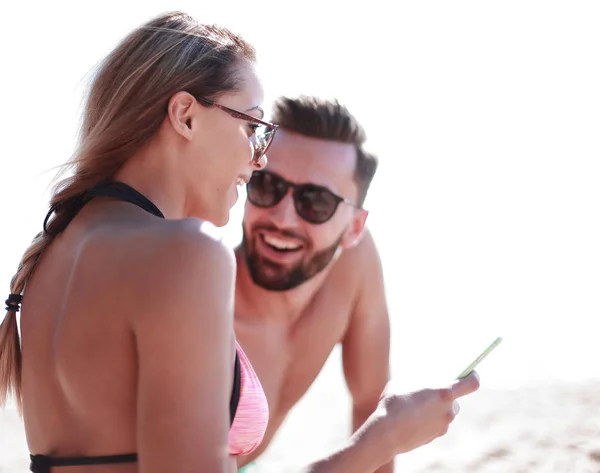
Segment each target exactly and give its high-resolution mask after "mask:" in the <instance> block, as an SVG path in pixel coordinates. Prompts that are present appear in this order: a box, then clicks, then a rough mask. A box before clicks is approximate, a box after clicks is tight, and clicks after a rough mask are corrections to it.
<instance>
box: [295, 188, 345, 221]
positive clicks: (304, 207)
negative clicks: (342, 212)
mask: <svg viewBox="0 0 600 473" xmlns="http://www.w3.org/2000/svg"><path fill="white" fill-rule="evenodd" d="M294 202H295V203H296V212H298V215H300V217H302V218H303V219H304V220H306V221H307V222H310V223H325V222H326V221H327V220H329V219H330V218H331V217H333V214H334V213H335V210H336V209H337V206H338V203H339V202H338V199H336V197H335V196H334V195H333V194H332V193H331V192H329V191H328V190H326V189H323V188H320V187H313V186H305V187H301V188H299V189H298V190H297V191H296V192H295V195H294Z"/></svg>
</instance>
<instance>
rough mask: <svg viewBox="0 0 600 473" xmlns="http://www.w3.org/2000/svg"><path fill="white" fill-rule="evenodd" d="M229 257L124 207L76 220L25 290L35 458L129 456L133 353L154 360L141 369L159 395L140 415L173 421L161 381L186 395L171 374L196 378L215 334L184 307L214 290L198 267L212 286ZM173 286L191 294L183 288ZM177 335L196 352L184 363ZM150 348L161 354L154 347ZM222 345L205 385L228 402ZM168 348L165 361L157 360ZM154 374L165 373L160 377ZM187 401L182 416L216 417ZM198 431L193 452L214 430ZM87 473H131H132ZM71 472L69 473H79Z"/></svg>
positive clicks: (196, 228)
mask: <svg viewBox="0 0 600 473" xmlns="http://www.w3.org/2000/svg"><path fill="white" fill-rule="evenodd" d="M215 251H216V253H215ZM228 251H229V250H225V249H224V248H222V247H221V245H220V243H218V242H216V241H214V240H212V239H211V238H210V237H209V236H207V235H206V234H205V233H203V232H202V231H201V229H200V222H199V221H197V220H194V219H187V220H179V221H177V220H172V221H166V220H162V219H157V218H156V217H154V216H152V215H150V214H148V213H147V212H145V211H144V210H141V209H139V208H137V207H135V206H133V205H131V204H128V203H122V202H106V201H97V202H91V203H90V204H88V206H86V207H85V208H84V209H83V210H82V211H81V212H80V214H79V215H77V216H76V217H75V218H74V219H73V221H72V222H71V223H70V224H69V226H68V227H67V229H66V230H65V231H64V232H63V233H61V234H60V235H59V236H58V237H56V238H55V240H54V241H53V242H52V244H51V245H50V246H49V247H48V248H47V249H46V251H45V253H44V256H43V258H42V259H41V260H40V262H39V264H38V266H37V268H36V271H35V273H34V276H33V277H32V279H31V280H30V282H29V284H28V286H27V289H26V293H27V298H26V301H27V303H26V304H25V305H24V306H23V313H22V316H21V330H22V340H23V366H22V380H23V405H24V419H25V424H26V432H27V440H28V444H29V448H30V451H31V452H32V453H34V454H39V453H41V454H44V455H48V456H53V457H59V458H62V457H89V456H107V455H120V454H129V453H132V452H137V451H138V450H139V448H140V442H139V438H138V435H137V428H138V426H139V422H140V419H138V415H140V410H139V401H140V399H139V396H138V395H139V390H138V386H139V383H140V379H139V378H140V377H139V375H138V373H139V370H140V363H139V361H138V360H139V354H140V350H144V352H145V353H144V354H143V355H142V356H144V357H145V358H150V356H149V355H150V353H149V352H148V351H147V350H148V349H150V350H152V352H153V355H154V357H155V361H151V366H150V367H149V368H147V369H146V373H148V374H149V375H150V376H149V377H150V379H149V382H150V383H154V384H155V385H154V386H153V388H152V396H154V399H151V406H150V409H149V410H147V411H146V412H145V413H141V415H142V416H144V414H145V416H146V417H148V416H151V417H160V416H165V415H166V416H168V415H169V412H173V414H174V416H173V417H176V413H175V411H176V409H175V406H172V405H170V403H169V400H170V399H172V398H173V396H172V394H173V393H172V391H171V390H170V389H169V386H165V385H164V384H163V383H164V382H166V381H167V380H168V376H165V375H164V374H165V371H164V370H167V371H174V372H175V373H173V374H171V375H172V379H173V384H174V385H175V386H174V388H175V389H185V388H186V379H185V378H189V376H187V377H184V378H182V376H181V375H182V373H181V372H180V371H179V370H180V369H183V370H186V371H187V372H188V373H189V372H191V371H192V370H195V371H196V372H199V371H202V367H201V366H200V365H201V363H200V360H207V359H209V357H208V356H206V353H202V352H203V351H204V350H203V348H202V347H210V344H208V343H204V339H205V338H206V337H207V336H209V335H212V336H213V337H214V336H215V335H217V334H218V333H219V331H215V330H211V326H214V324H213V323H211V320H206V328H207V330H202V324H203V317H204V316H205V315H206V314H207V313H208V319H210V318H211V317H212V315H215V314H211V313H210V311H198V310H197V307H198V305H194V306H193V307H190V306H189V305H188V302H192V299H195V298H194V297H192V295H191V294H190V289H193V288H194V287H196V288H197V289H196V291H195V292H196V293H197V294H203V295H202V296H200V297H201V298H204V300H206V296H207V294H206V292H205V291H203V287H202V286H203V285H204V284H203V282H206V283H207V285H208V286H210V282H209V279H211V278H209V274H210V272H211V271H210V270H209V271H201V269H200V268H199V267H198V264H195V263H194V261H196V262H200V261H202V260H203V261H205V264H206V265H208V266H207V267H205V269H212V270H213V271H216V272H217V274H218V273H219V266H221V268H223V266H222V265H219V264H217V265H215V264H214V263H215V259H214V255H215V254H216V255H219V253H220V256H217V259H221V261H223V260H222V257H223V256H224V253H225V252H228ZM209 254H210V255H213V257H212V258H211V257H210V255H209ZM226 258H227V256H226ZM211 260H212V261H211ZM231 260H232V257H231ZM190 263H191V264H190ZM220 272H221V275H222V276H225V277H226V278H231V279H232V277H231V276H232V272H233V266H231V267H230V268H228V269H226V272H228V273H230V274H229V276H227V275H225V274H224V273H223V271H222V270H221V271H220ZM213 275H214V274H213ZM180 277H185V278H186V280H187V281H188V283H187V284H185V283H183V284H179V283H178V281H177V280H178V279H179V278H180ZM219 279H220V278H218V277H217V280H219ZM190 281H191V282H192V284H189V282H190ZM221 281H222V279H221ZM194 282H196V283H197V285H196V284H194ZM172 284H176V285H178V286H184V287H183V290H184V292H187V294H186V297H184V298H179V299H183V300H182V301H171V300H170V299H169V297H168V293H169V286H170V285H172ZM186 286H187V287H186ZM215 289H216V288H215V287H214V286H213V287H211V288H209V289H208V290H209V291H210V293H211V295H212V296H213V297H214V298H216V299H221V300H227V299H228V295H227V294H226V292H232V291H231V290H229V291H227V290H226V291H225V292H224V293H221V294H218V293H216V292H215ZM175 292H178V289H176V290H175ZM174 295H176V294H175V293H174ZM165 297H166V298H167V300H165ZM231 297H232V294H231ZM182 304H183V305H184V306H186V305H187V306H188V307H189V308H190V310H187V311H186V310H179V311H178V313H180V314H181V315H180V316H179V317H173V314H171V313H170V311H169V310H168V309H169V306H172V307H173V309H174V310H177V306H178V305H179V308H181V306H182ZM157 309H158V310H157ZM194 312H195V314H194ZM186 313H187V315H186ZM132 314H135V316H132ZM144 314H147V317H144ZM224 315H225V311H223V310H219V311H217V313H216V316H217V317H219V319H220V320H217V321H216V322H217V323H218V324H222V325H227V324H228V323H231V320H227V317H223V316H224ZM161 317H162V320H158V319H160V318H161ZM144 319H147V320H144ZM214 321H215V320H214V319H213V322H214ZM172 324H177V325H178V326H177V327H173V326H172ZM181 331H187V332H188V336H191V337H192V338H193V339H194V341H196V342H198V343H199V344H200V345H202V346H199V347H197V348H198V349H197V350H195V351H194V350H189V349H188V350H184V352H183V353H185V355H187V356H183V357H182V356H181V354H180V353H181V352H180V353H178V350H177V344H178V343H181V344H182V345H183V346H184V347H186V343H185V340H183V339H182V337H181ZM224 332H225V333H227V332H226V331H224ZM158 339H160V340H161V343H156V340H158ZM188 340H189V337H188ZM221 342H223V343H220V344H219V345H220V346H221V347H225V350H224V351H223V349H222V348H221V350H216V351H215V350H211V349H210V348H209V350H210V351H211V353H210V355H212V356H210V359H211V362H210V363H211V366H213V365H216V366H218V367H220V370H219V373H217V372H216V370H214V369H209V370H208V371H209V372H212V373H214V374H216V376H215V377H214V378H213V377H211V376H210V373H209V377H207V378H205V380H206V382H208V383H212V382H214V381H215V380H218V379H223V381H224V382H223V383H221V384H222V385H223V386H222V389H219V386H215V390H216V391H217V392H218V394H217V395H220V396H221V399H224V398H227V396H226V394H225V393H227V392H230V390H231V379H232V376H230V375H229V376H224V374H225V373H228V374H233V360H234V353H235V345H234V340H233V337H232V334H231V333H230V335H229V336H228V337H227V338H226V339H225V340H221ZM140 345H141V346H140ZM167 346H168V347H169V348H170V350H168V352H167V351H166V350H164V351H162V350H161V347H163V348H164V347H167ZM187 347H189V344H188V345H187ZM219 352H220V353H219ZM173 353H176V355H174V356H175V358H176V359H177V361H178V362H179V366H173V367H172V369H171V367H170V366H169V365H168V363H169V359H170V357H169V354H173ZM203 355H204V356H203ZM229 355H230V356H229ZM214 357H216V358H217V359H214ZM219 358H220V359H219ZM162 362H165V363H166V365H163V366H161V363H162ZM193 378H195V376H194V377H193ZM190 391H191V392H194V389H190ZM195 392H196V393H197V396H196V399H195V400H191V405H187V407H186V408H185V409H186V410H187V411H188V412H190V411H192V410H196V411H200V410H202V409H201V405H202V403H203V402H204V403H205V405H211V406H214V403H210V402H208V403H207V402H205V401H207V400H206V399H203V396H202V393H200V392H198V390H196V391H195ZM152 396H151V398H152ZM157 407H158V409H157ZM194 408H195V409H194ZM219 414H220V413H219ZM183 415H184V416H186V413H185V412H183ZM190 417H193V415H190ZM221 427H225V428H226V425H223V426H221ZM196 428H197V429H198V430H197V431H196V435H195V439H196V441H197V442H198V443H199V444H201V443H202V442H205V443H206V440H205V439H203V437H204V435H205V434H209V433H210V432H211V431H212V432H214V430H215V429H216V430H219V426H218V425H213V426H212V428H211V430H210V431H205V432H202V431H201V430H202V428H203V426H202V424H201V423H200V424H198V425H197V426H196ZM159 437H160V435H159ZM221 438H226V436H221ZM199 447H200V445H199ZM80 468H84V470H80V471H86V472H90V471H93V469H92V470H90V467H80ZM95 468H101V469H100V470H99V471H129V470H130V471H135V468H136V465H135V464H129V465H123V464H120V465H110V466H108V465H105V466H102V467H95ZM69 471H71V472H72V473H77V469H72V468H70V469H69Z"/></svg>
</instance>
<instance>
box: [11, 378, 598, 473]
mask: <svg viewBox="0 0 600 473" xmlns="http://www.w3.org/2000/svg"><path fill="white" fill-rule="evenodd" d="M333 369H335V368H331V367H330V368H328V370H325V371H324V372H323V373H322V375H321V376H319V378H318V380H317V382H316V383H315V384H314V385H313V387H312V388H311V390H310V391H309V393H308V394H307V396H305V398H304V399H302V401H301V402H300V403H299V404H298V405H297V406H296V407H295V408H294V410H293V411H292V413H291V414H290V417H289V418H288V420H287V421H286V423H285V424H284V426H283V428H282V430H281V431H280V432H279V434H278V435H277V437H276V438H275V440H274V442H273V443H272V445H271V446H270V448H269V450H268V451H267V452H266V453H265V454H264V456H263V457H262V459H261V461H260V462H259V463H258V464H257V466H256V467H255V468H254V469H253V473H285V472H293V471H295V470H296V469H297V467H298V466H299V465H302V464H304V463H306V462H308V461H309V460H310V459H311V458H316V457H317V456H319V455H321V454H323V453H326V452H327V451H329V450H330V449H332V448H333V447H335V445H337V444H339V442H341V441H342V440H343V439H344V437H345V435H346V432H347V428H348V425H349V424H348V415H347V412H348V408H349V402H348V396H347V393H346V391H345V387H344V386H343V384H342V383H340V382H339V381H340V376H338V375H337V373H336V374H335V375H332V374H331V372H332V370H333ZM461 407H462V409H461V413H460V415H459V417H457V419H456V421H455V422H454V424H453V425H452V427H451V429H450V431H449V433H448V434H447V435H446V436H445V437H444V438H441V439H438V440H436V441H434V442H432V443H431V444H429V445H427V446H424V447H422V448H420V449H418V450H416V451H413V452H411V453H408V454H405V455H402V456H399V457H397V458H396V460H395V461H396V465H397V468H396V471H398V472H403V473H406V472H410V473H425V472H427V473H442V472H443V473H458V472H461V473H500V472H502V473H600V380H598V381H586V382H580V383H548V384H547V385H543V386H542V385H537V386H528V387H523V388H519V389H494V390H492V389H486V388H485V386H484V387H482V389H481V390H480V391H479V392H478V393H476V394H475V395H473V396H472V397H471V398H470V399H465V400H464V401H463V402H462V403H461ZM27 455H28V452H27V449H26V445H25V436H24V432H23V428H22V425H21V423H20V421H19V419H18V417H17V415H16V412H15V411H14V410H5V411H4V412H1V413H0V473H17V472H19V473H22V472H25V471H27V468H28V460H27Z"/></svg>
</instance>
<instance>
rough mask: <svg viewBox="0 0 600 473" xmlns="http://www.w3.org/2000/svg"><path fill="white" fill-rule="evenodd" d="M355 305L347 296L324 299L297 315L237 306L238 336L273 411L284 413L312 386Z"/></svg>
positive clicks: (339, 337)
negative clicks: (251, 312) (246, 311)
mask: <svg viewBox="0 0 600 473" xmlns="http://www.w3.org/2000/svg"><path fill="white" fill-rule="evenodd" d="M351 307H352V302H351V301H350V300H348V298H345V299H344V298H343V297H326V298H321V299H320V300H318V301H315V303H314V304H312V305H310V306H308V307H307V310H306V311H304V313H302V314H301V315H300V316H299V317H297V318H295V319H287V318H286V317H281V318H278V317H269V316H266V317H265V316H256V317H246V316H242V315H241V314H243V308H242V307H236V314H237V315H236V321H235V330H236V337H237V339H238V341H239V343H240V345H241V346H242V348H243V349H244V351H245V352H246V355H247V356H248V358H249V359H250V362H251V363H252V366H253V367H254V369H255V371H256V373H257V375H258V377H259V379H260V382H261V384H262V386H263V389H264V391H265V394H266V396H267V400H268V402H269V410H270V412H271V415H272V416H274V417H278V416H281V415H285V414H286V413H287V411H288V410H289V409H290V408H291V407H292V406H293V405H294V404H295V403H296V402H297V401H298V400H299V399H300V398H301V397H302V396H303V395H304V393H305V392H306V391H307V390H308V388H309V387H310V385H311V384H312V383H313V381H314V380H315V378H316V377H317V375H318V374H319V372H320V371H321V369H322V368H323V365H324V364H325V362H326V361H327V358H328V357H329V354H330V353H331V351H332V349H333V348H334V347H335V345H336V344H337V343H339V342H341V341H342V339H343V336H344V333H345V331H346V328H347V326H348V323H349V320H350V316H351ZM263 315H264V314H263Z"/></svg>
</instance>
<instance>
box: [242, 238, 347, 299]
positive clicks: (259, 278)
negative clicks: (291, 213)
mask: <svg viewBox="0 0 600 473" xmlns="http://www.w3.org/2000/svg"><path fill="white" fill-rule="evenodd" d="M254 234H256V232H254ZM343 236H344V235H343V232H342V234H341V235H340V237H339V238H338V239H337V240H336V241H335V243H334V244H333V245H331V246H329V247H328V248H325V249H324V250H321V251H318V252H317V253H315V254H314V255H312V256H311V257H310V258H309V259H308V260H306V259H305V258H303V259H302V260H301V261H299V262H298V263H297V264H296V265H295V266H291V267H289V266H285V265H281V264H279V263H274V262H272V261H270V260H268V259H266V258H264V257H262V256H261V255H259V254H258V252H257V251H256V245H253V244H252V243H253V242H255V241H256V238H260V237H259V236H256V237H255V239H254V240H253V241H252V242H251V241H250V240H249V239H248V238H247V234H246V230H245V229H243V239H242V248H243V250H244V257H245V259H246V264H247V266H248V270H249V272H250V277H251V278H252V280H253V281H254V284H256V285H257V286H260V287H262V288H263V289H267V290H269V291H287V290H290V289H294V288H295V287H298V286H299V285H300V284H302V283H304V282H306V281H308V280H309V279H311V278H313V277H314V276H316V275H317V274H319V273H320V272H321V271H323V270H324V269H325V268H326V267H327V265H328V264H329V263H330V262H331V261H332V260H333V258H334V257H335V256H336V253H337V251H338V248H339V246H340V242H341V241H342V238H343Z"/></svg>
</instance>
